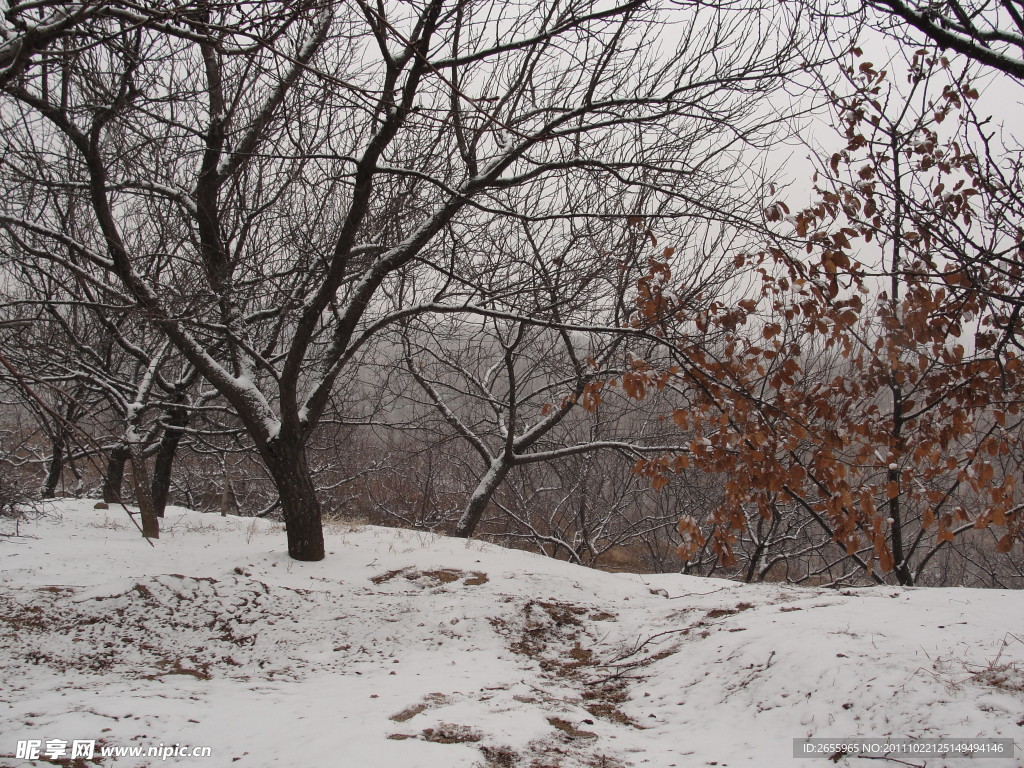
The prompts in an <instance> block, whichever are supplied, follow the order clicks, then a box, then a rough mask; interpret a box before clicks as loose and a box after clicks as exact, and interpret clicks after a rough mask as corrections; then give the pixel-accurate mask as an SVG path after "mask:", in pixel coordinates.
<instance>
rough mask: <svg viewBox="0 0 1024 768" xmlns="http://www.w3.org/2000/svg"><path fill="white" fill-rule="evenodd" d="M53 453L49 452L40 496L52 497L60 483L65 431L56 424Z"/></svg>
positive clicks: (65, 440)
mask: <svg viewBox="0 0 1024 768" xmlns="http://www.w3.org/2000/svg"><path fill="white" fill-rule="evenodd" d="M52 442H53V453H52V454H50V463H49V466H48V467H47V470H46V480H44V481H43V490H42V497H43V498H44V499H52V498H53V497H54V496H56V495H57V484H58V483H60V478H61V475H63V474H64V456H65V455H66V454H67V447H68V441H67V433H66V432H65V431H64V428H63V427H62V426H61V425H60V424H58V425H57V431H56V433H54V436H53V441H52Z"/></svg>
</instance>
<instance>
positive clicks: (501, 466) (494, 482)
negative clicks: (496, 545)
mask: <svg viewBox="0 0 1024 768" xmlns="http://www.w3.org/2000/svg"><path fill="white" fill-rule="evenodd" d="M510 469H512V465H511V464H510V463H508V462H505V461H503V460H502V459H501V457H499V458H497V459H495V460H494V461H493V462H491V466H490V468H489V469H488V470H487V474H485V475H484V476H483V479H482V480H481V481H480V483H479V484H478V485H477V487H476V490H475V491H473V495H472V496H470V497H469V502H468V503H467V504H466V509H465V511H464V512H463V513H462V517H461V518H459V522H458V523H457V524H456V526H455V531H454V532H453V533H452V535H453V536H456V537H457V538H460V539H468V538H469V537H470V536H472V535H473V531H475V530H476V527H477V525H478V524H479V523H480V518H482V517H483V515H484V511H485V510H486V509H487V505H488V504H490V502H491V497H492V496H493V495H494V492H495V491H496V490H498V486H500V485H501V484H502V482H503V481H504V480H505V476H506V475H507V474H508V471H509V470H510Z"/></svg>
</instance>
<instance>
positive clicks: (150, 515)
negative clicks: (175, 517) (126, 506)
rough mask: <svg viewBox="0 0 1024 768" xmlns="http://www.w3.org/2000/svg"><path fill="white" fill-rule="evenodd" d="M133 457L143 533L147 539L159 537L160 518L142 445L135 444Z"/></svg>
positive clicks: (133, 470) (137, 502) (134, 478)
mask: <svg viewBox="0 0 1024 768" xmlns="http://www.w3.org/2000/svg"><path fill="white" fill-rule="evenodd" d="M131 459H132V481H133V482H134V484H135V503H136V504H138V506H139V517H140V518H142V535H143V536H145V537H146V538H147V539H159V538H160V518H158V517H157V516H156V510H155V509H154V508H153V496H152V494H151V493H150V491H149V473H148V472H146V458H145V456H144V455H143V453H142V446H140V445H138V444H133V446H132V450H131ZM123 466H124V465H122V468H123Z"/></svg>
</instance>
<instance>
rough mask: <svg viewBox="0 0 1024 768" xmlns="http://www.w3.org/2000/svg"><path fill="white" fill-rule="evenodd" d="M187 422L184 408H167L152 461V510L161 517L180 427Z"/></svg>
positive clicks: (178, 440) (179, 435) (179, 440)
mask: <svg viewBox="0 0 1024 768" xmlns="http://www.w3.org/2000/svg"><path fill="white" fill-rule="evenodd" d="M187 424H188V411H186V410H185V409H184V408H174V407H172V408H169V409H168V410H167V426H166V427H165V428H164V434H163V437H161V438H160V446H159V447H158V448H157V451H156V459H155V461H154V462H153V510H154V512H156V516H157V517H163V516H164V509H165V508H166V507H167V494H168V493H169V492H170V489H171V469H172V467H173V466H174V456H175V454H176V453H177V451H178V443H179V442H181V434H182V433H181V429H180V428H181V427H184V426H186V425H187Z"/></svg>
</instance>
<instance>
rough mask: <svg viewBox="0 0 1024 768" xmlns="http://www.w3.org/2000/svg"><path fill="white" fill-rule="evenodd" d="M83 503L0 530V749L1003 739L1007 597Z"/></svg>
mask: <svg viewBox="0 0 1024 768" xmlns="http://www.w3.org/2000/svg"><path fill="white" fill-rule="evenodd" d="M92 507H93V504H92V502H85V501H61V502H57V503H55V504H53V505H52V506H51V507H50V509H49V511H48V513H47V514H46V515H45V516H43V517H41V518H39V519H36V520H33V521H29V522H27V523H26V522H22V524H21V525H20V531H19V532H20V534H21V535H20V536H17V537H15V536H6V535H5V536H2V537H0V646H2V648H0V670H2V676H3V680H4V684H3V686H0V767H5V766H23V765H44V764H46V763H45V762H42V761H36V762H32V761H29V760H19V759H17V758H16V748H17V743H18V741H22V740H29V739H36V740H40V741H43V742H45V741H46V740H48V739H62V740H67V741H71V740H74V739H89V740H98V741H99V743H100V745H101V746H115V747H120V746H132V745H141V746H144V747H151V746H157V745H160V744H163V745H174V744H180V745H189V746H209V747H210V748H211V752H212V756H211V757H205V758H203V757H187V758H186V757H180V758H170V759H167V760H165V761H160V760H158V759H148V758H130V757H122V758H106V759H103V760H100V761H99V764H102V765H118V766H134V765H154V764H166V765H172V764H173V765H194V766H197V767H198V766H239V768H245V767H247V766H255V767H262V766H284V765H300V766H307V765H308V766H313V765H318V766H319V765H323V766H331V767H335V766H337V767H339V768H349V767H350V766H351V767H352V768H449V767H453V768H454V767H459V766H466V767H467V768H468V767H470V766H481V767H487V768H491V767H495V768H555V767H556V766H557V767H564V768H576V767H577V766H580V767H583V766H593V767H599V766H600V767H603V768H616V767H617V766H652V767H655V768H670V767H671V766H678V767H682V766H687V767H689V766H704V765H716V766H759V767H761V766H767V767H768V768H771V767H772V766H788V765H793V766H798V767H799V766H806V768H814V767H815V766H831V765H834V764H835V763H833V762H832V761H831V760H829V759H827V758H824V757H819V758H810V759H799V760H797V759H794V758H793V756H792V755H793V739H794V738H795V737H810V736H814V737H827V738H842V737H851V736H865V737H883V736H885V737H892V736H913V737H939V736H946V737H957V738H966V737H1002V738H1013V739H1015V740H1016V744H1017V752H1018V754H1019V755H1022V756H1024V728H1022V725H1024V642H1022V641H1024V610H1022V609H1024V595H1022V594H1020V593H1015V592H1004V591H979V590H960V589H942V590H922V589H918V590H909V589H892V588H887V589H881V588H877V589H868V590H856V591H848V592H835V591H826V590H814V589H798V588H793V587H788V586H781V585H759V586H748V585H743V584H735V583H732V582H726V581H720V580H714V579H699V578H693V577H685V576H677V575H665V576H638V575H630V574H607V573H601V572H596V571H591V570H586V569H583V568H579V567H576V566H572V565H568V564H565V563H559V562H555V561H552V560H549V559H546V558H542V557H540V556H536V555H530V554H527V553H523V552H517V551H509V550H504V549H501V548H499V547H494V546H490V545H485V544H481V543H478V542H469V543H468V544H467V543H466V542H464V541H462V540H452V539H447V538H443V537H436V536H433V535H427V534H421V533H415V532H409V531H396V530H388V529H382V528H374V527H364V528H358V529H349V528H345V527H335V528H331V529H330V530H329V532H328V550H329V552H330V554H329V556H328V558H327V559H326V560H325V561H323V562H320V563H297V562H294V561H291V560H289V559H288V557H287V555H286V552H285V540H284V535H283V533H282V531H281V530H280V527H279V526H277V525H275V524H272V523H267V522H264V521H252V520H246V519H241V518H220V517H216V516H209V515H201V514H198V513H195V512H190V511H187V510H184V509H179V508H171V509H170V510H169V511H168V518H167V519H166V520H165V524H164V525H165V533H164V536H163V538H162V539H161V540H160V541H159V542H158V543H157V545H156V546H155V547H150V546H149V545H148V544H147V543H146V542H145V541H144V540H142V539H141V538H139V537H138V533H137V531H136V530H135V528H134V527H133V526H132V525H131V522H130V521H129V519H128V518H127V516H126V514H125V513H124V511H123V510H118V509H110V510H105V511H101V510H94V509H93V508H92ZM0 525H2V526H3V527H2V528H0V530H2V531H3V532H4V533H8V534H9V533H13V532H14V527H13V523H12V522H10V521H3V522H2V523H0ZM876 762H878V761H873V762H872V763H869V762H867V761H866V760H864V759H853V758H843V759H841V760H840V761H839V764H840V765H870V764H874V763H876ZM65 764H67V763H66V762H65ZM81 764H82V765H84V764H85V763H81ZM885 764H889V765H898V764H899V763H893V762H889V763H885ZM903 764H910V765H925V764H927V765H928V766H942V765H949V766H964V765H968V764H974V761H972V762H970V763H969V762H968V761H967V760H966V759H952V758H948V759H930V760H927V761H925V760H923V759H921V758H916V757H915V758H906V759H905V762H904V763H903ZM980 765H982V766H984V767H986V768H1003V766H1010V765H1018V760H1014V759H998V758H997V759H987V760H984V761H982V762H981V763H980Z"/></svg>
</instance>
